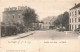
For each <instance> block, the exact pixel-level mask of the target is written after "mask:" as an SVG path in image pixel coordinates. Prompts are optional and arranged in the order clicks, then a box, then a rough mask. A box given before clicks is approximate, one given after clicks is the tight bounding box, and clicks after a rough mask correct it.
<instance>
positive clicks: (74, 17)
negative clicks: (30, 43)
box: [69, 3, 80, 31]
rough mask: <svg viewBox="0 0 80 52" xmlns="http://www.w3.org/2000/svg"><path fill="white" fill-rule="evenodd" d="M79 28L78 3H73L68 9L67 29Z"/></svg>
mask: <svg viewBox="0 0 80 52" xmlns="http://www.w3.org/2000/svg"><path fill="white" fill-rule="evenodd" d="M77 28H80V3H79V4H75V6H74V7H72V8H71V9H70V11H69V30H72V31H74V30H75V29H77Z"/></svg>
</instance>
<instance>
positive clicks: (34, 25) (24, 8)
mask: <svg viewBox="0 0 80 52" xmlns="http://www.w3.org/2000/svg"><path fill="white" fill-rule="evenodd" d="M17 1H18V0H17ZM2 2H4V1H2ZM29 2H30V1H29ZM35 2H37V3H35V4H36V5H37V6H35V5H33V4H32V5H31V6H28V5H27V2H26V0H25V1H24V2H23V3H22V2H21V3H19V2H17V3H15V4H11V3H10V2H9V4H8V1H6V4H7V5H6V4H4V5H3V7H2V8H1V12H2V13H1V14H2V16H1V17H2V19H1V38H2V39H10V38H11V39H26V40H29V39H34V40H46V39H50V40H54V39H75V38H78V37H79V35H80V3H79V2H74V3H73V2H71V3H67V2H70V1H67V2H65V3H57V1H56V0H54V2H56V3H54V2H51V1H49V2H51V3H48V2H47V1H41V3H38V1H35ZM42 2H44V4H43V3H42ZM12 3H13V2H12ZM18 3H19V4H18ZM17 4H18V5H17ZM70 4H71V5H70ZM38 5H40V6H38ZM59 5H60V7H59ZM2 10H3V11H2ZM1 14H0V15H1Z"/></svg>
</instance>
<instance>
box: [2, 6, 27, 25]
mask: <svg viewBox="0 0 80 52" xmlns="http://www.w3.org/2000/svg"><path fill="white" fill-rule="evenodd" d="M26 8H27V7H26V6H18V7H9V8H5V10H4V12H3V23H5V24H6V25H13V24H17V23H19V24H21V23H23V16H22V12H23V10H25V9H26Z"/></svg>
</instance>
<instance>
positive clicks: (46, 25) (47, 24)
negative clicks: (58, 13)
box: [43, 16, 56, 29]
mask: <svg viewBox="0 0 80 52" xmlns="http://www.w3.org/2000/svg"><path fill="white" fill-rule="evenodd" d="M55 19H56V18H55V17H54V16H51V17H47V18H45V19H43V29H52V28H53V27H54V24H53V22H54V21H55Z"/></svg>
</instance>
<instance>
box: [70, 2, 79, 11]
mask: <svg viewBox="0 0 80 52" xmlns="http://www.w3.org/2000/svg"><path fill="white" fill-rule="evenodd" d="M78 7H80V3H79V4H77V5H75V6H74V7H72V8H71V9H70V10H72V9H75V8H78Z"/></svg>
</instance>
